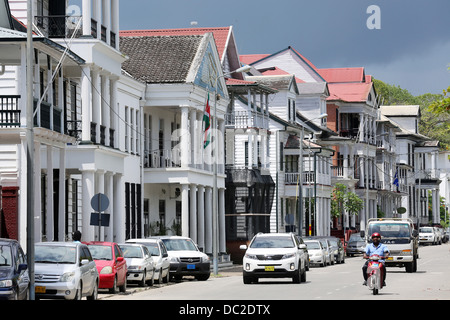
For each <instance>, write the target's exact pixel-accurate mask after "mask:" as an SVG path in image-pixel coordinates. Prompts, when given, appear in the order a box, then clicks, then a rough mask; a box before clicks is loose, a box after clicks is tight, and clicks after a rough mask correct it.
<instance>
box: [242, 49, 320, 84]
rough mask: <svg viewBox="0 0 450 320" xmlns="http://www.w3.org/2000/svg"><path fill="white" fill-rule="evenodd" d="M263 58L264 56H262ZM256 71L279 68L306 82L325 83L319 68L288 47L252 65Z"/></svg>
mask: <svg viewBox="0 0 450 320" xmlns="http://www.w3.org/2000/svg"><path fill="white" fill-rule="evenodd" d="M261 57H262V56H261ZM251 65H252V66H253V67H255V68H256V69H261V68H270V67H277V68H279V69H282V70H284V71H286V72H288V73H290V74H293V75H295V77H296V78H299V79H301V80H303V81H304V82H325V80H324V79H323V78H322V76H321V75H320V74H319V73H318V71H317V68H316V66H315V65H314V64H312V63H311V61H309V60H308V59H307V58H305V57H304V56H303V55H301V54H300V53H299V52H298V51H297V50H295V49H294V48H292V47H290V46H289V47H288V48H286V49H284V50H281V51H278V52H276V53H274V54H271V55H267V56H264V57H262V58H261V59H260V60H257V61H254V62H252V63H251Z"/></svg>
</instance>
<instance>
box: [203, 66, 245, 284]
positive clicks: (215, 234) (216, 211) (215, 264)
mask: <svg viewBox="0 0 450 320" xmlns="http://www.w3.org/2000/svg"><path fill="white" fill-rule="evenodd" d="M250 69H251V67H250V66H249V65H245V66H243V67H240V68H238V69H236V70H234V71H230V72H227V73H224V74H222V75H220V76H217V77H216V78H215V80H214V112H213V115H214V118H213V126H212V127H213V130H212V134H211V137H213V138H214V141H213V146H214V164H213V173H214V177H213V212H212V224H213V230H212V231H213V232H212V234H213V243H212V247H213V273H214V275H217V273H218V261H217V258H218V247H219V244H218V242H219V241H218V236H219V232H218V221H219V217H218V216H219V208H218V201H217V198H218V195H217V152H218V150H217V131H218V129H217V81H218V80H219V79H220V78H223V77H225V76H227V75H230V74H233V73H243V72H247V71H249V70H250Z"/></svg>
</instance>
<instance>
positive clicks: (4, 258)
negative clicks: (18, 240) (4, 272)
mask: <svg viewBox="0 0 450 320" xmlns="http://www.w3.org/2000/svg"><path fill="white" fill-rule="evenodd" d="M11 266H12V255H11V247H10V246H5V245H3V246H0V268H1V267H11Z"/></svg>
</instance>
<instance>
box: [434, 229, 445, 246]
mask: <svg viewBox="0 0 450 320" xmlns="http://www.w3.org/2000/svg"><path fill="white" fill-rule="evenodd" d="M433 229H434V233H435V234H436V243H435V244H439V245H441V244H442V238H443V237H444V235H443V232H442V229H441V228H438V227H433Z"/></svg>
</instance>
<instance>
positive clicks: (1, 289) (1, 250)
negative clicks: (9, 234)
mask: <svg viewBox="0 0 450 320" xmlns="http://www.w3.org/2000/svg"><path fill="white" fill-rule="evenodd" d="M27 269H28V268H27V261H26V258H25V254H24V253H23V250H22V247H21V246H20V244H19V242H18V241H16V240H12V239H0V299H7V300H26V299H27V298H28V289H29V286H30V277H29V276H28V270H27Z"/></svg>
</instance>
